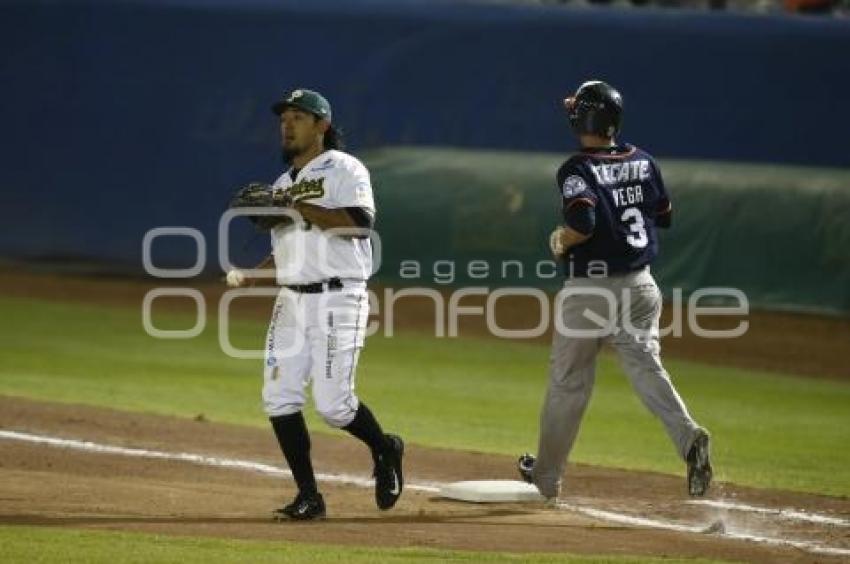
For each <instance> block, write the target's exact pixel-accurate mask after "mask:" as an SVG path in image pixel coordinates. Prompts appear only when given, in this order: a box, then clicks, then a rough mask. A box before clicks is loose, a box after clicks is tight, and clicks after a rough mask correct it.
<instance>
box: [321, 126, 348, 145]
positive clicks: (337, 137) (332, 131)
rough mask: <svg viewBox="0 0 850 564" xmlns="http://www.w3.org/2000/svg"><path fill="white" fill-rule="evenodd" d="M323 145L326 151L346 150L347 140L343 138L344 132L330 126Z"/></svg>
mask: <svg viewBox="0 0 850 564" xmlns="http://www.w3.org/2000/svg"><path fill="white" fill-rule="evenodd" d="M322 144H323V145H324V147H325V149H337V150H340V151H341V150H343V149H345V140H344V139H343V138H342V130H341V129H339V128H338V127H335V126H333V125H332V126H330V127H329V128H328V130H327V131H325V137H324V138H323V139H322Z"/></svg>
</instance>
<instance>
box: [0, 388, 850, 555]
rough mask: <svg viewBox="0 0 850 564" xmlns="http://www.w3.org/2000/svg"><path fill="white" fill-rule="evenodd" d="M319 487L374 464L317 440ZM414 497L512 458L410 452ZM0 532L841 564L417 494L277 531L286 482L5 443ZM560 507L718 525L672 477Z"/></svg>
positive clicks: (839, 543)
mask: <svg viewBox="0 0 850 564" xmlns="http://www.w3.org/2000/svg"><path fill="white" fill-rule="evenodd" d="M0 429H3V430H14V431H20V432H29V433H37V434H41V435H48V436H54V437H63V438H70V439H83V440H87V441H93V442H97V443H101V444H109V445H117V446H123V447H134V448H147V449H154V450H159V451H166V452H170V453H179V452H188V453H196V454H205V455H214V456H219V457H231V458H237V459H242V460H251V461H256V462H263V463H267V464H272V465H276V466H278V467H282V466H283V463H282V460H281V457H280V454H279V453H278V449H277V445H276V444H275V442H274V439H273V437H272V434H271V433H270V432H263V431H262V430H261V429H250V428H244V427H238V426H231V425H224V424H217V423H212V422H209V421H194V420H187V419H178V418H169V417H160V416H153V415H145V414H136V413H132V414H131V413H124V412H118V411H112V410H107V409H100V408H92V407H88V406H81V405H61V404H51V403H42V402H35V401H30V400H24V399H20V398H12V397H2V396H0ZM314 459H315V466H316V469H317V471H319V472H327V473H350V474H355V475H359V476H363V477H368V476H369V474H370V472H371V467H370V457H369V456H368V453H367V451H366V450H365V448H364V447H363V446H362V445H361V444H360V443H358V442H357V441H354V440H352V439H350V438H347V437H336V436H326V435H315V436H314ZM405 466H406V478H407V481H408V482H410V483H415V482H432V481H437V482H445V481H453V480H461V479H513V478H514V477H515V475H514V460H513V459H512V458H511V457H505V456H496V455H489V454H488V455H485V454H477V453H471V452H458V451H448V450H439V449H430V448H420V447H417V446H416V445H409V446H408V449H407V455H406V458H405ZM0 483H2V484H3V487H2V492H0V523H2V524H8V525H11V524H28V525H41V526H51V527H70V528H86V529H89V528H91V529H116V530H132V531H142V532H149V533H160V534H168V535H192V536H195V535H200V536H212V537H224V538H233V539H269V540H291V541H301V542H310V543H330V544H342V545H345V544H353V545H368V546H414V547H432V548H448V549H466V550H485V551H500V552H502V551H507V552H570V553H591V554H600V553H602V554H623V555H627V554H630V555H669V556H680V557H714V558H721V559H730V560H744V561H752V562H825V561H826V562H828V561H838V560H839V559H838V558H837V557H830V556H825V555H819V554H812V553H808V552H805V551H802V550H799V549H795V548H790V547H778V546H770V545H765V544H759V543H754V542H745V541H741V540H736V539H729V538H724V537H720V536H716V535H709V534H695V533H685V532H675V531H666V530H659V529H652V528H643V527H634V526H624V525H621V524H612V523H610V522H607V521H605V520H598V519H593V518H589V517H586V516H582V515H580V514H577V513H575V512H572V511H567V510H563V509H551V508H544V507H543V506H541V505H535V504H489V505H476V504H465V503H459V502H451V501H446V500H442V499H439V498H437V497H435V495H434V494H430V493H423V492H417V491H412V490H408V491H406V492H405V494H404V496H403V497H402V499H401V501H400V502H399V504H398V506H397V507H396V508H395V509H393V510H392V511H390V512H380V511H378V510H377V509H376V508H375V506H374V501H373V494H372V491H371V490H370V489H367V488H363V487H356V486H350V485H341V484H336V483H331V482H325V483H323V484H321V488H322V490H323V492H324V493H325V498H326V501H327V503H328V511H329V518H328V519H327V520H326V521H323V522H316V523H275V522H273V521H272V520H271V518H270V512H271V510H272V509H273V508H275V507H277V506H278V505H280V504H281V503H283V502H284V501H288V500H289V499H290V498H291V497H292V496H293V495H294V489H293V483H292V482H291V480H289V479H284V478H276V477H273V476H265V475H262V474H259V473H253V472H249V471H246V470H234V469H222V468H212V467H206V466H200V465H196V464H191V463H187V462H178V461H167V460H149V459H143V458H129V457H125V456H121V455H115V454H100V453H90V452H83V451H78V450H69V449H65V448H59V447H53V446H46V445H39V444H29V443H25V442H20V441H15V440H9V439H0ZM709 497H710V499H725V500H730V501H735V502H739V503H749V504H757V505H760V506H769V507H776V508H785V507H793V508H798V509H800V508H804V509H805V510H807V511H810V512H811V511H817V512H821V513H825V514H829V515H833V516H837V517H840V518H844V519H847V518H850V502H848V500H846V499H841V498H833V497H826V496H816V495H809V494H798V493H791V492H782V491H772V490H759V489H753V488H743V487H738V486H732V485H729V484H717V485H716V486H715V487H714V488H713V490H712V493H711V495H710V496H709ZM564 501H565V502H567V503H575V504H579V505H583V506H591V507H594V508H598V509H602V510H608V511H614V512H619V513H621V514H627V515H631V516H635V517H645V518H650V519H655V520H662V521H665V522H675V523H686V524H692V525H700V524H704V525H708V524H709V523H711V522H712V521H713V520H715V519H717V518H720V517H723V515H721V514H720V513H718V512H717V510H714V509H710V508H707V507H703V506H694V505H692V504H689V503H687V496H686V495H685V493H684V480H683V479H682V478H678V477H675V476H668V475H662V474H653V473H646V472H631V471H622V470H615V469H606V468H599V467H592V466H582V465H578V466H572V467H571V468H570V469H569V472H568V485H567V491H566V496H565V497H564ZM725 519H726V522H727V524H729V525H734V527H735V528H737V529H738V530H747V531H750V532H752V533H754V534H763V535H768V536H770V537H772V538H779V539H783V538H794V539H798V540H805V541H807V542H816V543H819V544H822V545H828V546H831V547H838V548H843V549H848V548H850V529H848V528H847V527H840V526H839V527H835V526H824V525H815V524H810V523H803V522H796V521H790V520H780V519H776V518H775V517H773V516H759V515H744V514H737V515H732V514H728V515H725Z"/></svg>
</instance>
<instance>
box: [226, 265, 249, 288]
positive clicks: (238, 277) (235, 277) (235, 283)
mask: <svg viewBox="0 0 850 564" xmlns="http://www.w3.org/2000/svg"><path fill="white" fill-rule="evenodd" d="M226 281H227V285H228V286H229V287H231V288H239V287H240V286H242V285H243V284H245V275H244V274H242V271H241V270H237V269H235V268H234V269H233V270H231V271H230V272H228V273H227V278H226Z"/></svg>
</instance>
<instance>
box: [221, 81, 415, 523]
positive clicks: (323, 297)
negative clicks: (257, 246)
mask: <svg viewBox="0 0 850 564" xmlns="http://www.w3.org/2000/svg"><path fill="white" fill-rule="evenodd" d="M272 110H273V112H274V113H275V114H276V115H278V116H279V117H280V132H281V140H282V147H283V153H284V158H285V160H286V161H287V162H288V163H289V165H290V166H289V168H288V170H286V171H285V172H284V173H283V174H282V175H281V176H280V177H279V178H278V179H277V180H276V181H275V183H274V184H273V185H272V186H268V185H257V184H253V185H250V186H248V187H246V188H244V189H243V190H242V191H240V193H238V194H237V196H236V197H235V198H234V202H233V203H232V206H233V207H246V206H247V207H255V206H257V205H258V201H261V205H268V206H274V207H278V208H287V211H289V216H288V217H287V216H284V217H276V218H274V219H273V223H272V224H268V223H266V225H265V226H266V227H270V228H271V244H272V253H271V255H270V257H269V258H268V259H267V260H266V261H264V262H263V263H261V265H260V267H265V266H267V265H270V264H271V263H272V262H273V264H274V268H275V277H276V281H277V284H278V285H279V286H280V287H281V289H280V293H279V295H278V297H277V300H276V302H275V306H274V310H273V313H272V318H271V323H270V325H269V330H268V336H267V340H266V352H265V367H264V373H263V404H264V408H265V411H266V413H267V414H268V416H269V419H270V421H271V424H272V428H273V429H274V432H275V436H276V437H277V440H278V442H279V443H280V447H281V450H282V451H283V455H284V457H285V458H286V461H287V463H288V465H289V468H290V469H291V471H292V474H293V477H294V479H295V482H296V483H297V485H298V495H297V496H296V497H295V500H294V501H293V502H292V503H290V504H288V505H286V506H284V507H282V508H280V509H278V510H276V511H275V512H274V516H275V518H277V519H297V520H309V519H320V518H323V517H324V516H325V513H326V511H325V503H324V499H323V498H322V495H321V494H320V493H319V490H318V487H317V484H316V479H315V476H314V473H313V467H312V462H311V459H310V436H309V433H308V431H307V426H306V424H305V421H304V417H303V415H302V409H303V407H304V404H305V402H306V388H307V385H308V384H310V383H311V382H312V391H313V401H314V403H315V407H316V411H317V412H318V413H319V415H321V417H322V418H323V419H324V420H325V421H326V422H327V423H328V424H329V425H331V426H333V427H336V428H340V429H344V430H346V431H348V432H349V433H351V434H352V435H354V436H355V437H357V438H359V439H360V440H362V441H363V442H364V443H366V445H368V447H369V449H370V450H371V453H372V458H373V461H374V475H375V501H376V504H377V506H378V508H380V509H390V508H391V507H393V506H394V505H395V503H396V501H397V500H398V498H399V496H400V495H401V492H402V488H403V485H404V481H403V475H402V464H401V460H402V456H403V454H404V443H403V442H402V440H401V438H400V437H398V436H396V435H391V434H385V433H384V432H383V431H382V429H381V426H380V425H379V424H378V421H377V420H376V419H375V416H374V415H373V414H372V412H371V411H370V410H369V408H368V407H367V406H366V404H365V403H363V402H362V401H360V399H359V398H358V397H357V395H356V394H355V391H354V388H355V386H354V382H355V374H356V371H357V361H358V357H359V355H360V350H361V349H362V348H363V345H364V339H365V333H366V323H367V320H368V317H369V300H368V296H367V292H366V280H367V279H368V278H369V276H370V275H371V273H372V248H371V244H370V241H369V238H368V231H369V229H370V228H371V227H372V225H373V223H374V217H375V203H374V200H373V196H372V185H371V181H370V178H369V171H368V170H367V169H366V167H365V166H364V165H363V163H361V162H360V161H359V160H357V159H356V158H355V157H353V156H351V155H349V154H347V153H344V152H342V151H341V150H339V144H340V143H339V135H338V131H337V130H336V129H335V128H334V127H333V126H332V125H331V117H332V116H331V107H330V104H329V103H328V101H327V100H326V99H325V98H324V97H323V96H322V95H321V94H319V93H318V92H314V91H311V90H307V89H297V90H294V91H292V92H290V93H288V94H287V95H286V96H284V97H283V99H281V100H280V101H278V102H277V103H275V104H274V105H273V106H272ZM258 197H259V199H258ZM263 219H264V220H268V218H267V217H265V218H263ZM252 282H253V280H251V279H250V278H246V277H245V276H244V275H242V274H241V273H239V272H237V273H234V272H231V273H229V275H228V284H229V285H231V286H241V285H245V284H249V283H252Z"/></svg>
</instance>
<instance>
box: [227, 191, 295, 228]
mask: <svg viewBox="0 0 850 564" xmlns="http://www.w3.org/2000/svg"><path fill="white" fill-rule="evenodd" d="M291 206H292V196H290V195H289V193H287V192H286V191H285V190H283V189H281V188H275V187H273V186H270V185H268V184H265V183H263V182H252V183H250V184H248V185H247V186H244V187H242V188H240V189H239V190H237V192H236V194H234V195H233V199H231V200H230V207H231V208H270V207H277V208H288V207H291ZM248 219H250V220H251V222H252V223H253V224H254V226H255V227H256V228H257V229H258V230H260V231H269V230H271V229H272V228H273V227H276V226H278V225H281V224H286V223H291V222H292V219H291V218H289V217H288V216H277V215H250V216H248Z"/></svg>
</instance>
